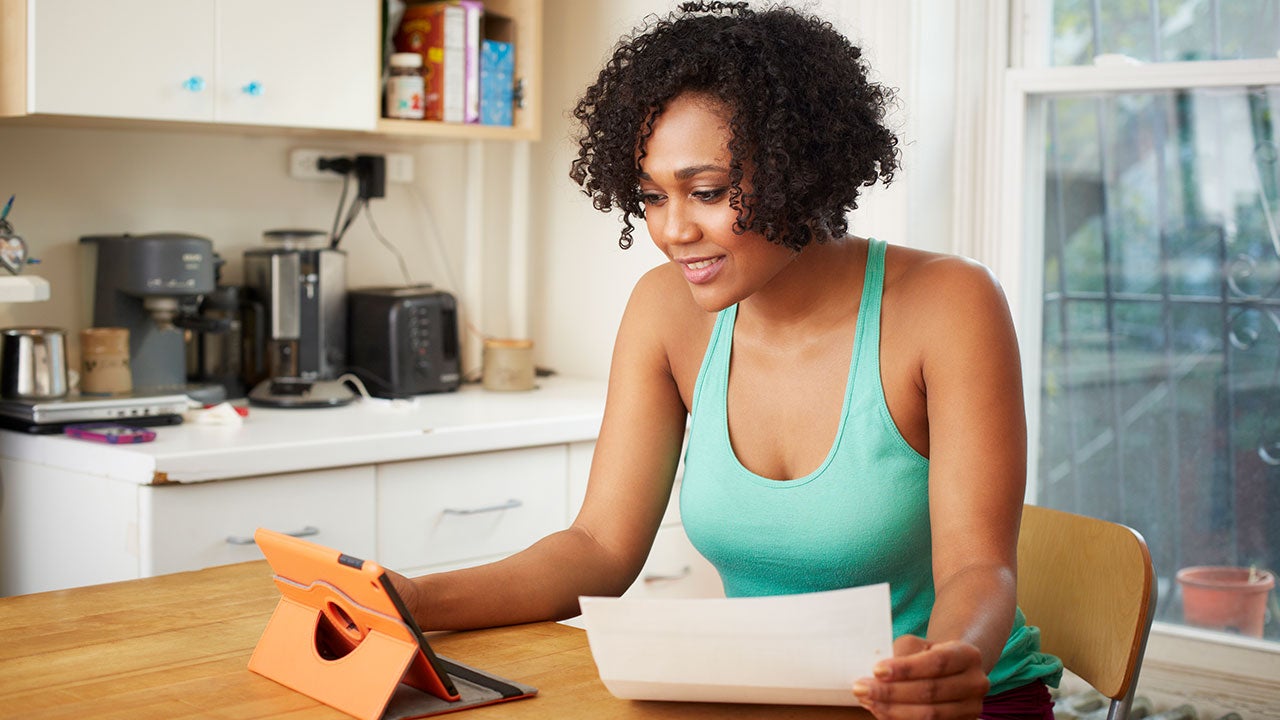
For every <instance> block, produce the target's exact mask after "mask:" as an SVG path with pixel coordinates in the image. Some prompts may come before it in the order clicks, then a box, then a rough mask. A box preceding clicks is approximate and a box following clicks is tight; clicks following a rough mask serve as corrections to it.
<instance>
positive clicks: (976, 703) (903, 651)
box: [853, 635, 990, 720]
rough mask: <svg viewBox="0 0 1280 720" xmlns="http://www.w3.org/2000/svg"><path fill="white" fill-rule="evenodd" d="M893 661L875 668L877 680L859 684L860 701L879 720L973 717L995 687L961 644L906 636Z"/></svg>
mask: <svg viewBox="0 0 1280 720" xmlns="http://www.w3.org/2000/svg"><path fill="white" fill-rule="evenodd" d="M893 649H894V657H893V658H891V659H887V660H882V661H881V662H879V663H877V664H876V667H875V677H874V678H862V679H860V680H858V681H857V682H856V683H854V686H853V691H854V694H855V695H856V696H857V697H858V701H859V702H860V703H862V704H863V706H865V707H866V708H867V709H868V710H871V711H872V712H873V713H874V714H875V715H876V717H877V718H879V719H880V720H911V719H912V718H934V719H935V720H936V719H939V718H953V717H954V718H961V717H974V716H976V715H977V714H978V712H979V711H981V709H982V699H983V697H984V696H985V695H986V692H987V690H988V688H989V687H990V682H989V681H988V679H987V676H986V673H984V672H983V671H982V656H981V654H980V653H979V652H978V649H977V648H976V647H974V646H973V645H970V644H968V643H961V642H945V643H937V644H934V643H930V642H928V641H927V640H924V639H923V638H919V637H915V636H909V635H904V636H902V637H899V638H898V639H897V640H896V641H895V642H894V648H893Z"/></svg>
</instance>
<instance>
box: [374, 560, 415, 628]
mask: <svg viewBox="0 0 1280 720" xmlns="http://www.w3.org/2000/svg"><path fill="white" fill-rule="evenodd" d="M382 572H384V573H386V575H387V579H388V580H390V581H391V587H393V588H395V590H396V594H397V595H399V596H400V599H401V600H403V601H404V606H405V607H406V608H408V610H409V614H410V615H412V616H413V617H414V620H416V621H417V622H418V624H419V625H421V624H422V621H421V620H418V619H417V618H418V611H419V606H420V605H421V598H420V597H419V594H420V592H421V591H420V590H418V586H417V584H416V583H414V582H413V581H412V580H410V579H409V578H407V577H405V576H404V575H401V574H400V573H398V572H396V571H395V570H388V569H386V568H383V569H382ZM423 629H424V630H425V629H426V628H423Z"/></svg>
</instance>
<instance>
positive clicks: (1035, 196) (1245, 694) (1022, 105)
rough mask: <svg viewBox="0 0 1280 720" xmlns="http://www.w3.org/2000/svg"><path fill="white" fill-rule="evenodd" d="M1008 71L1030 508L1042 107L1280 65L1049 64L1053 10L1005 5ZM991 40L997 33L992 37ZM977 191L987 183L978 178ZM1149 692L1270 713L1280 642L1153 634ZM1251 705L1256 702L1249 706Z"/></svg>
mask: <svg viewBox="0 0 1280 720" xmlns="http://www.w3.org/2000/svg"><path fill="white" fill-rule="evenodd" d="M1008 1H1009V3H1010V4H1009V6H1008V8H1009V14H1008V28H1007V29H1008V32H1009V35H1008V43H1009V45H1008V47H1009V55H1008V61H1007V67H1006V68H1005V70H1004V73H1003V77H1002V78H1001V82H1000V84H999V85H1000V86H999V87H998V88H995V91H996V92H997V93H998V94H999V95H1001V96H1002V98H1001V105H1002V110H1001V113H1000V117H999V118H992V120H994V121H996V122H997V123H998V125H999V126H1002V127H1001V128H1000V130H1001V134H1000V136H1001V137H1002V138H1003V141H1002V142H1001V143H999V144H998V145H995V146H992V147H991V151H992V152H993V153H995V154H998V155H999V156H1000V158H999V161H998V162H997V163H996V164H995V167H997V168H998V170H997V172H998V174H999V176H1000V177H999V180H998V181H997V182H995V183H989V184H986V187H990V188H993V189H995V190H996V192H997V193H998V197H999V199H998V200H997V201H996V205H997V207H999V212H998V215H997V217H998V218H999V220H998V221H997V223H996V226H995V227H992V228H991V229H992V230H995V231H996V232H997V235H998V237H999V241H998V242H996V243H994V247H991V246H987V249H989V250H990V251H991V252H993V253H994V256H993V257H987V258H981V259H985V260H986V261H987V262H988V264H990V265H991V266H992V269H993V270H994V271H995V272H996V274H997V276H998V277H1000V279H1001V282H1002V284H1003V286H1004V288H1005V291H1006V294H1007V296H1008V298H1009V302H1010V305H1011V308H1012V310H1013V319H1014V323H1015V325H1016V327H1017V332H1018V337H1019V338H1020V346H1021V348H1022V371H1023V387H1024V397H1025V403H1026V411H1027V437H1028V448H1027V461H1028V464H1027V467H1028V473H1029V477H1028V482H1027V501H1028V502H1031V503H1034V502H1035V501H1036V497H1035V493H1036V482H1035V477H1034V475H1033V473H1034V472H1035V468H1036V467H1038V460H1039V437H1040V417H1039V407H1040V391H1041V383H1040V366H1041V360H1042V351H1041V344H1042V341H1043V327H1042V313H1041V310H1042V303H1041V299H1042V294H1043V287H1044V286H1043V282H1044V280H1043V274H1044V269H1043V268H1044V243H1043V242H1040V241H1039V239H1042V238H1043V234H1044V212H1045V209H1044V197H1043V193H1041V192H1029V190H1031V189H1032V188H1039V187H1042V186H1043V183H1044V171H1045V168H1044V147H1045V142H1046V131H1045V114H1044V106H1045V104H1046V100H1047V99H1048V98H1049V97H1061V96H1063V95H1071V94H1093V93H1098V92H1144V91H1158V90H1172V89H1179V88H1214V87H1249V86H1258V85H1280V59H1278V58H1265V59H1257V60H1207V61H1197V62H1167V63H1145V64H1123V63H1111V64H1103V65H1092V66H1056V67H1050V66H1048V65H1046V64H1045V60H1046V59H1047V58H1048V57H1049V55H1048V52H1047V44H1048V42H1049V39H1050V38H1049V34H1048V32H1047V29H1048V28H1049V27H1050V23H1049V19H1050V17H1049V16H1050V10H1051V0H1008ZM993 30H994V28H993ZM978 180H979V181H980V180H981V178H978ZM1141 677H1142V680H1143V681H1144V682H1143V686H1144V687H1150V688H1154V689H1155V690H1157V691H1158V692H1160V693H1162V694H1166V695H1180V696H1182V697H1185V698H1187V699H1189V700H1192V701H1193V702H1194V701H1195V700H1196V699H1197V698H1198V699H1200V700H1203V699H1204V698H1205V697H1206V696H1210V695H1212V696H1218V697H1225V698H1229V699H1227V700H1225V701H1224V702H1234V701H1236V700H1237V699H1239V700H1240V701H1241V702H1240V707H1241V708H1244V707H1247V706H1250V705H1252V704H1256V705H1257V707H1258V708H1267V707H1270V703H1269V702H1268V699H1269V698H1274V697H1277V696H1280V642H1273V641H1263V640H1255V639H1252V638H1245V637H1234V636H1230V635H1225V634H1221V633H1213V632H1208V631H1203V630H1198V629H1196V628H1191V627H1186V626H1182V625H1177V624H1173V623H1164V622H1157V623H1155V624H1154V626H1153V628H1152V633H1151V639H1150V641H1149V643H1148V645H1147V651H1146V656H1145V660H1144V664H1143V670H1142V675H1141ZM1250 700H1256V701H1257V702H1256V703H1251V702H1250Z"/></svg>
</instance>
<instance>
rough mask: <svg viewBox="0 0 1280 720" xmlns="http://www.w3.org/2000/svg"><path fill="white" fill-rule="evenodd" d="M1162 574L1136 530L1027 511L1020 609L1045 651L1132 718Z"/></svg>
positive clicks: (1117, 713)
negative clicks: (1157, 575) (1157, 581)
mask: <svg viewBox="0 0 1280 720" xmlns="http://www.w3.org/2000/svg"><path fill="white" fill-rule="evenodd" d="M1154 577H1155V571H1154V569H1153V568H1152V565H1151V553H1150V552H1149V551H1148V550H1147V543H1146V541H1144V540H1143V539H1142V536H1141V535H1140V534H1138V533H1137V532H1136V531H1135V530H1133V529H1132V528H1129V527H1126V526H1124V525H1120V524H1118V523H1113V522H1108V521H1105V520H1098V519H1096V518H1090V517H1085V516H1083V515H1075V514H1072V513H1067V512H1062V511H1060V510H1051V509H1049V508H1043V507H1037V506H1034V505H1026V506H1024V507H1023V510H1022V529H1021V531H1020V534H1019V536H1018V606H1019V607H1020V608H1022V612H1023V613H1024V614H1025V615H1026V617H1027V623H1028V624H1030V625H1035V626H1036V627H1038V628H1040V647H1041V649H1042V650H1044V651H1045V652H1047V653H1051V654H1053V655H1056V656H1058V657H1059V658H1061V659H1062V663H1063V665H1064V666H1065V667H1066V668H1067V669H1068V670H1070V671H1071V672H1073V673H1075V674H1076V675H1077V676H1079V677H1080V678H1081V679H1083V680H1084V681H1085V682H1087V683H1089V684H1090V685H1092V686H1093V687H1094V689H1096V690H1097V691H1098V692H1100V693H1102V694H1103V695H1106V696H1107V697H1109V698H1111V700H1112V703H1111V708H1110V711H1109V712H1108V714H1107V716H1108V718H1111V719H1113V720H1116V719H1119V718H1124V717H1126V716H1127V715H1128V712H1129V706H1130V704H1131V703H1132V702H1133V693H1134V689H1135V688H1136V686H1137V684H1138V670H1139V669H1140V668H1141V666H1142V656H1143V653H1144V652H1145V651H1146V646H1147V635H1148V634H1149V633H1150V631H1151V619H1152V617H1153V616H1154V614H1155V607H1156V587H1155V584H1154Z"/></svg>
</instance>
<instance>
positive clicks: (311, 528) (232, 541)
mask: <svg viewBox="0 0 1280 720" xmlns="http://www.w3.org/2000/svg"><path fill="white" fill-rule="evenodd" d="M319 534H320V528H318V527H316V526H315V525H307V526H306V527H304V528H302V529H301V530H294V531H293V532H287V533H285V535H292V536H293V537H311V536H312V535H319ZM227 544H228V545H256V544H257V543H255V542H254V541H253V536H252V535H249V536H247V537H246V536H244V535H228V536H227Z"/></svg>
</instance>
